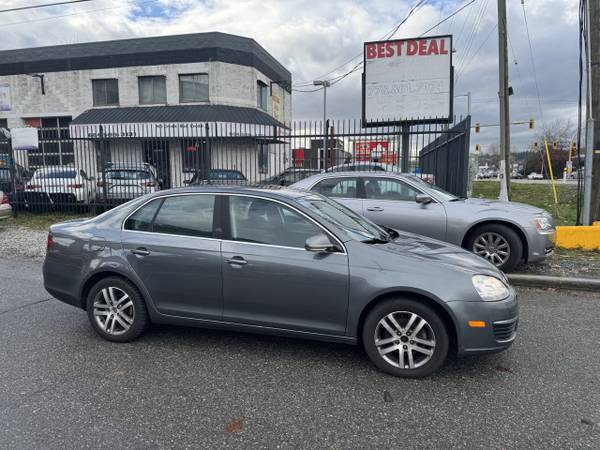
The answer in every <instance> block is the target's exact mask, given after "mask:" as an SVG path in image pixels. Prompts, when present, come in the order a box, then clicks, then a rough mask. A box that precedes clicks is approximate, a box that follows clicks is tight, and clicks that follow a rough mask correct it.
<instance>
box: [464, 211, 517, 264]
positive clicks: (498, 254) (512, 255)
mask: <svg viewBox="0 0 600 450" xmlns="http://www.w3.org/2000/svg"><path fill="white" fill-rule="evenodd" d="M467 249H468V250H471V251H472V252H473V253H475V254H476V255H478V256H481V257H482V258H485V259H487V260H488V261H489V262H491V263H492V264H493V265H495V266H496V267H497V268H498V269H500V270H502V271H504V272H510V271H511V270H513V269H514V268H515V267H516V266H517V264H519V262H520V261H521V259H522V258H523V243H522V242H521V239H520V238H519V235H518V234H517V233H515V231H514V230H512V229H511V228H509V227H507V226H506V225H502V224H495V223H491V224H487V225H482V226H480V227H478V228H476V229H475V230H474V231H473V232H472V233H471V234H470V236H469V239H468V240H467Z"/></svg>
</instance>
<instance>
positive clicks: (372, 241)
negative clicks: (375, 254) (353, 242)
mask: <svg viewBox="0 0 600 450" xmlns="http://www.w3.org/2000/svg"><path fill="white" fill-rule="evenodd" d="M360 242H362V243H363V244H387V243H388V242H390V241H389V239H383V238H380V237H379V238H377V237H373V238H371V239H365V240H364V241H360Z"/></svg>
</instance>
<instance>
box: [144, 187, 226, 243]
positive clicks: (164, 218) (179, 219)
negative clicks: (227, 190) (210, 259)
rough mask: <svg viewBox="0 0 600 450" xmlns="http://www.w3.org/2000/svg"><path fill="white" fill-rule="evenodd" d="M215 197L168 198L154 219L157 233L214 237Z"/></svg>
mask: <svg viewBox="0 0 600 450" xmlns="http://www.w3.org/2000/svg"><path fill="white" fill-rule="evenodd" d="M214 207H215V197H214V195H181V196H177V197H167V198H166V199H165V201H164V202H163V204H162V206H161V207H160V211H159V212H158V214H157V215H156V219H154V227H153V231H154V232H156V233H167V234H180V235H184V236H200V237H212V235H213V233H212V229H213V212H214Z"/></svg>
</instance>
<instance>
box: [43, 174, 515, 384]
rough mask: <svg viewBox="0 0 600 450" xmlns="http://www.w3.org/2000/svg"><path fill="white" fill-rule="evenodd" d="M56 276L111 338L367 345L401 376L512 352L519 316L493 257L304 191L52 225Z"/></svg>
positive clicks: (168, 205)
mask: <svg viewBox="0 0 600 450" xmlns="http://www.w3.org/2000/svg"><path fill="white" fill-rule="evenodd" d="M43 272H44V285H45V287H46V289H47V291H48V292H49V293H50V294H52V295H53V296H54V297H56V298H57V299H59V300H61V301H63V302H66V303H68V304H71V305H73V306H76V307H79V308H82V309H84V310H86V311H87V315H88V318H89V320H90V323H91V325H92V327H93V328H94V330H95V331H96V332H97V333H98V334H99V335H100V336H102V337H104V338H105V339H108V340H110V341H117V342H125V341H130V340H132V339H134V338H136V337H138V336H139V335H140V334H141V333H142V332H143V331H144V330H145V329H146V327H147V326H148V325H149V323H150V322H154V323H168V324H178V325H192V326H200V327H210V328H222V329H233V330H239V331H245V332H255V333H269V334H275V335H281V336H291V337H299V338H306V339H321V340H326V341H334V342H342V343H347V344H357V343H361V344H362V345H363V346H364V348H365V350H366V353H367V354H368V355H369V357H370V358H371V360H372V361H373V362H374V363H375V365H377V367H379V368H380V369H382V370H384V371H386V372H388V373H391V374H393V375H397V376H408V377H421V376H425V375H428V374H430V373H432V372H433V371H435V370H436V369H437V368H439V367H440V366H441V365H442V364H443V362H444V360H445V359H446V356H447V354H448V352H449V350H450V349H452V350H453V351H456V352H457V353H458V354H461V355H464V354H474V353H486V352H496V351H501V350H504V349H506V348H507V347H508V346H510V344H511V343H512V342H513V340H514V339H515V336H516V329H517V320H518V308H517V301H516V298H515V293H514V291H513V289H512V288H511V287H510V286H509V284H508V281H507V279H506V277H505V276H504V274H503V273H502V272H500V271H499V270H498V269H496V268H495V267H494V266H493V265H491V264H489V263H488V262H486V261H485V260H483V259H481V258H478V257H476V256H474V255H472V254H471V253H468V252H466V251H464V250H462V249H460V248H458V247H455V246H451V245H448V244H445V243H443V242H440V241H436V240H432V239H428V238H424V237H421V236H417V235H413V234H406V233H399V232H397V231H394V230H391V229H388V230H384V229H382V228H380V227H379V226H377V225H375V224H373V223H372V222H370V221H369V220H367V219H365V218H364V217H362V216H360V215H358V214H356V213H354V212H352V211H351V210H349V209H348V208H346V207H344V206H343V205H340V204H339V203H337V202H334V201H331V200H329V199H327V198H326V197H323V196H321V195H319V194H314V193H307V192H302V191H297V190H286V189H257V188H254V189H250V188H241V187H237V188H234V187H226V186H221V187H214V186H206V187H194V188H186V189H177V190H170V191H161V192H158V193H156V194H150V195H148V196H146V197H142V198H140V199H136V200H132V201H131V202H129V203H126V204H124V205H121V206H119V207H117V208H115V209H113V210H112V211H109V212H106V213H104V214H102V215H100V216H98V217H96V218H93V219H88V220H79V221H72V222H66V223H62V224H57V225H53V226H52V227H51V228H50V233H49V235H48V253H47V256H46V259H45V262H44V269H43Z"/></svg>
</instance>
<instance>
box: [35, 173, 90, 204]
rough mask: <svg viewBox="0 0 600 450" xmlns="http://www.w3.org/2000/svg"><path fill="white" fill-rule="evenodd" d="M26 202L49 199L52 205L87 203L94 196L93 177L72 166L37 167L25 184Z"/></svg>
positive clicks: (40, 201)
mask: <svg viewBox="0 0 600 450" xmlns="http://www.w3.org/2000/svg"><path fill="white" fill-rule="evenodd" d="M25 191H26V192H25V196H26V201H27V202H28V203H38V204H39V203H43V202H44V201H48V200H49V201H50V203H51V204H53V205H59V206H79V207H83V206H84V205H88V204H89V203H90V200H92V199H93V198H94V193H95V187H94V179H93V178H89V177H88V176H87V174H86V173H85V171H83V170H82V169H78V168H76V167H74V166H46V167H43V168H40V169H37V170H36V171H35V172H34V174H33V177H32V178H31V180H29V183H27V185H26V186H25Z"/></svg>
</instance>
